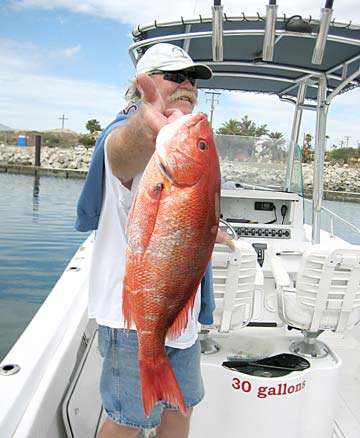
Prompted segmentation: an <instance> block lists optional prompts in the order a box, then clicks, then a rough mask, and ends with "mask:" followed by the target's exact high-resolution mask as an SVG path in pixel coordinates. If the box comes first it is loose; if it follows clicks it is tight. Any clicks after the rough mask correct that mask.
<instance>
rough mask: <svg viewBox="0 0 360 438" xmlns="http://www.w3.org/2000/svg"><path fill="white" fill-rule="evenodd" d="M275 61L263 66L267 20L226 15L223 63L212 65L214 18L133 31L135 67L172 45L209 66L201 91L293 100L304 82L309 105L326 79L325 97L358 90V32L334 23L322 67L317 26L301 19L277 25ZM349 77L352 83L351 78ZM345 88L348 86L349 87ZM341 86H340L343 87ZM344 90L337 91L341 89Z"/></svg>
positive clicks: (283, 20)
mask: <svg viewBox="0 0 360 438" xmlns="http://www.w3.org/2000/svg"><path fill="white" fill-rule="evenodd" d="M275 23H276V25H275V44H274V49H273V58H272V61H264V60H263V54H262V53H263V43H264V30H265V24H266V20H265V17H260V15H258V16H257V17H251V18H250V17H246V16H245V15H243V16H241V17H228V16H226V15H225V14H223V23H222V25H223V60H222V61H214V60H213V49H212V36H213V31H212V17H210V18H203V17H201V16H200V17H199V18H195V19H188V20H185V19H183V18H181V19H180V20H179V21H173V22H154V23H153V24H150V25H144V26H138V27H137V28H136V29H135V30H134V31H133V38H134V41H135V43H134V44H133V45H132V46H130V48H129V52H130V55H131V56H132V58H133V61H134V62H135V63H136V61H137V59H138V58H139V56H141V54H142V53H143V52H144V50H146V48H148V47H149V46H150V45H153V44H155V43H157V42H170V43H172V44H176V45H179V46H181V47H183V48H184V49H185V50H186V51H187V52H188V53H189V54H190V56H191V58H192V59H193V60H194V61H195V62H199V63H202V64H207V65H209V66H210V67H211V68H212V70H213V72H214V76H213V78H212V79H211V80H208V81H203V80H199V81H198V86H199V88H207V89H208V88H210V89H220V90H240V91H249V92H258V93H267V94H275V95H278V96H279V97H280V98H289V97H290V98H292V97H293V96H296V95H297V93H298V88H299V85H300V83H301V82H304V81H305V80H306V82H307V87H306V96H305V98H306V99H311V100H313V99H316V98H317V87H318V79H319V77H320V76H322V74H325V75H326V79H327V93H328V94H330V93H332V92H333V91H334V90H336V93H337V92H338V91H340V92H344V91H347V90H349V89H351V88H354V87H357V86H359V85H360V27H359V26H355V25H352V24H351V23H349V24H344V23H337V22H335V21H331V22H330V26H329V29H328V32H327V38H326V35H325V38H326V44H325V50H324V54H323V58H322V62H321V63H320V64H313V63H312V59H313V52H314V47H315V43H316V38H317V35H318V30H319V20H313V19H311V18H307V19H303V18H302V17H300V16H299V15H297V16H292V17H286V16H284V17H281V18H279V17H278V18H277V19H276V22H275ZM350 76H352V77H351V80H349V78H350ZM345 82H346V83H345ZM341 84H342V85H341ZM339 86H340V88H341V89H337V87H339Z"/></svg>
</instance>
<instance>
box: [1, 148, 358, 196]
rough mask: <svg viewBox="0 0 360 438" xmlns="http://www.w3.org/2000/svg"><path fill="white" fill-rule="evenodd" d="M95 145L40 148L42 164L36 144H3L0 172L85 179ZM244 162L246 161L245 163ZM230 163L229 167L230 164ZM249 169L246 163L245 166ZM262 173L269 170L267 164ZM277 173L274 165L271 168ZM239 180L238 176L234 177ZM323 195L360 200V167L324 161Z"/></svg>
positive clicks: (308, 190) (307, 176) (307, 189)
mask: <svg viewBox="0 0 360 438" xmlns="http://www.w3.org/2000/svg"><path fill="white" fill-rule="evenodd" d="M92 152H93V148H85V147H82V146H76V147H74V148H60V147H47V146H43V147H42V148H41V166H35V147H29V146H26V147H19V146H2V145H1V146H0V172H1V173H6V172H8V173H18V174H28V175H46V176H59V177H63V178H85V176H86V174H87V170H88V167H89V164H90V161H91V156H92ZM231 164H232V163H231V162H228V163H226V162H225V163H224V165H223V166H222V174H223V176H224V177H225V179H227V180H229V179H232V178H231V176H234V174H233V172H232V171H231V168H232V167H233V166H232V165H231ZM244 164H245V163H244ZM229 165H230V166H229ZM312 168H313V164H312V163H309V164H307V163H306V164H305V163H304V164H303V175H302V176H303V183H304V195H305V197H307V198H311V197H312V187H313V185H312V183H313V177H312V174H313V170H312ZM244 171H245V172H246V166H244ZM263 172H267V169H266V163H265V164H264V170H263ZM272 172H274V168H272ZM234 179H235V180H238V178H234ZM281 179H282V175H280V173H279V174H277V172H274V183H277V185H278V184H279V182H281ZM324 198H325V199H329V200H344V201H352V202H360V168H359V167H355V166H350V165H347V164H344V165H340V164H338V163H335V164H333V163H325V172H324Z"/></svg>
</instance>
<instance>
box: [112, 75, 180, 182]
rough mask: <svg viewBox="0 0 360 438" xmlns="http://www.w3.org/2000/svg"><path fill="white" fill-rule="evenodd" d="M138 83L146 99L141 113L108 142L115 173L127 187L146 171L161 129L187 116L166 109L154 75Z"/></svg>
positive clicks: (139, 77) (142, 78)
mask: <svg viewBox="0 0 360 438" xmlns="http://www.w3.org/2000/svg"><path fill="white" fill-rule="evenodd" d="M136 84H137V87H138V89H139V91H140V93H141V96H142V99H141V100H142V104H141V107H140V110H139V111H138V112H137V113H136V114H135V115H134V116H133V117H131V118H130V119H129V120H128V122H127V123H126V125H124V126H120V127H118V128H116V129H114V130H113V131H112V132H111V133H110V135H109V136H108V138H107V140H106V151H107V156H108V159H109V163H110V167H111V170H112V172H113V174H114V175H115V176H116V177H117V178H118V179H119V180H120V181H121V182H122V184H124V185H126V186H127V187H129V186H130V185H131V181H132V179H133V178H134V176H135V175H137V174H138V173H139V172H142V171H143V170H144V169H145V167H146V164H147V163H148V161H149V159H150V157H151V155H152V154H153V152H154V149H155V141H156V137H157V135H158V133H159V131H160V129H161V128H162V127H163V126H164V125H166V124H167V123H169V122H171V121H173V120H175V119H176V118H178V117H180V116H182V115H183V114H182V113H181V111H179V110H167V109H166V106H165V103H164V100H163V98H162V96H161V95H160V93H159V92H158V90H157V89H156V87H155V84H154V81H153V80H152V78H151V76H148V75H146V74H141V75H139V76H138V77H137V80H136Z"/></svg>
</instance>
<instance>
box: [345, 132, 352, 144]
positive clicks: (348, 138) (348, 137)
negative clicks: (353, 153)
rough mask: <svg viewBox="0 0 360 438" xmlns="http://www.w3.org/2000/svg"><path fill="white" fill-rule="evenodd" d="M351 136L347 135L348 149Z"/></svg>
mask: <svg viewBox="0 0 360 438" xmlns="http://www.w3.org/2000/svg"><path fill="white" fill-rule="evenodd" d="M350 138H351V137H350V136H349V135H345V139H346V147H349V140H350Z"/></svg>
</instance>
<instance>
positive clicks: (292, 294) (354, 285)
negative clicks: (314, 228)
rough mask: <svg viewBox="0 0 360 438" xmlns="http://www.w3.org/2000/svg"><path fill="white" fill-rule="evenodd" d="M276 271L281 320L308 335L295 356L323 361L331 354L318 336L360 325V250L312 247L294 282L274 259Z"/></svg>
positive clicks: (303, 258) (279, 261) (298, 346)
mask: <svg viewBox="0 0 360 438" xmlns="http://www.w3.org/2000/svg"><path fill="white" fill-rule="evenodd" d="M272 270H273V275H274V277H275V281H276V290H277V303H278V311H279V315H280V318H281V319H282V321H283V322H284V323H286V324H288V325H290V326H292V327H295V328H299V329H301V330H302V332H303V334H304V335H305V339H304V341H302V342H301V343H297V344H296V345H295V344H294V345H292V347H291V349H292V351H293V352H295V353H298V354H304V355H310V356H312V357H323V356H324V355H326V354H327V350H326V347H325V346H324V345H323V344H322V343H320V342H319V341H317V340H316V337H317V336H319V335H320V334H321V333H322V332H323V331H324V330H330V331H333V332H337V333H343V332H345V331H346V330H349V329H352V328H353V327H355V326H356V325H357V324H358V323H359V322H360V247H359V246H355V245H353V246H348V247H346V248H345V247H344V248H334V247H330V246H325V245H321V244H319V245H312V246H310V247H309V248H308V249H306V251H305V252H304V254H303V256H302V260H301V262H300V267H299V270H298V273H297V275H296V278H295V279H294V280H293V281H291V279H290V276H289V273H288V272H287V271H286V269H285V267H284V265H283V263H282V261H281V258H280V257H275V258H273V259H272Z"/></svg>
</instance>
